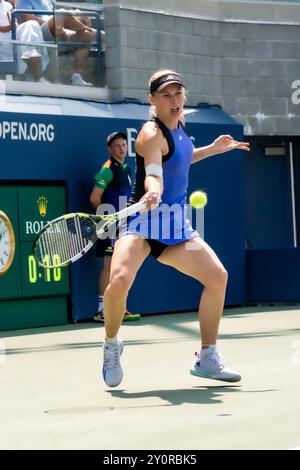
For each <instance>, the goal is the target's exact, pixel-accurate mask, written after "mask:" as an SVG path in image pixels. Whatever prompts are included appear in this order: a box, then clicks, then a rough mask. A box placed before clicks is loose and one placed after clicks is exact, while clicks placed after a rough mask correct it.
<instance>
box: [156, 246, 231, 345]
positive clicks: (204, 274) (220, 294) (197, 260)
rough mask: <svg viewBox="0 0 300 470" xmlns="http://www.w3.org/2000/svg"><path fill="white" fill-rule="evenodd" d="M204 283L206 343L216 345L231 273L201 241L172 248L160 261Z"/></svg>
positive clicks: (201, 310)
mask: <svg viewBox="0 0 300 470" xmlns="http://www.w3.org/2000/svg"><path fill="white" fill-rule="evenodd" d="M158 261H160V262H161V263H164V264H167V265H170V266H173V267H174V268H176V269H178V270H179V271H181V272H183V273H185V274H187V275H189V276H191V277H193V278H194V279H196V280H198V281H200V282H201V284H203V286H204V290H203V293H202V296H201V301H200V305H199V320H200V325H201V337H202V343H203V344H214V343H215V342H216V339H217V334H218V328H219V323H220V318H221V315H222V312H223V306H224V298H225V290H226V284H227V272H226V270H225V268H224V266H223V265H222V263H221V261H220V260H219V259H218V257H217V255H216V254H215V253H214V251H213V250H212V249H211V248H210V247H209V246H208V245H207V243H205V242H204V241H203V240H201V239H200V238H198V237H197V238H195V239H193V240H190V241H188V242H185V243H180V244H178V245H173V246H170V247H168V248H167V249H166V250H165V251H164V252H163V253H162V255H161V256H160V257H159V258H158Z"/></svg>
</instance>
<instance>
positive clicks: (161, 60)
mask: <svg viewBox="0 0 300 470" xmlns="http://www.w3.org/2000/svg"><path fill="white" fill-rule="evenodd" d="M150 3H151V5H150ZM163 4H164V7H163V9H162V5H163ZM165 4H167V5H165ZM104 6H105V22H106V31H107V78H108V87H109V88H110V90H111V91H112V97H113V99H115V100H119V99H124V98H125V97H130V98H137V99H139V100H141V101H142V102H145V101H147V87H146V84H147V81H148V79H149V77H150V75H151V74H152V73H153V71H155V70H156V69H158V68H161V67H163V68H165V67H167V68H173V69H176V70H177V71H178V72H180V73H182V74H183V76H184V79H185V83H186V86H187V89H188V90H189V95H188V105H195V104H197V103H199V102H202V101H206V102H209V103H211V104H214V103H217V104H220V105H221V106H222V107H223V109H224V110H225V111H227V112H228V113H229V114H230V115H231V116H233V117H234V118H235V119H237V120H238V121H239V122H241V123H243V124H244V125H245V134H249V135H288V134H290V135H298V134H299V129H300V104H298V101H300V99H299V98H300V93H297V89H299V88H300V47H299V46H300V3H299V2H272V1H268V2H266V1H257V0H256V1H254V0H253V1H240V2H233V1H232V2H231V1H224V0H223V1H214V0H201V1H199V0H185V1H184V2H183V1H181V0H180V1H179V0H169V1H168V2H162V1H161V0H152V1H151V2H149V1H148V0H124V1H123V0H104ZM297 80H299V83H297V82H296V81H297ZM293 84H294V87H296V88H292V86H293ZM293 93H294V95H293ZM292 96H293V101H294V103H293V102H292Z"/></svg>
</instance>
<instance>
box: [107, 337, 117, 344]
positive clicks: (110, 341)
mask: <svg viewBox="0 0 300 470" xmlns="http://www.w3.org/2000/svg"><path fill="white" fill-rule="evenodd" d="M105 342H106V343H117V342H118V336H113V337H112V338H105Z"/></svg>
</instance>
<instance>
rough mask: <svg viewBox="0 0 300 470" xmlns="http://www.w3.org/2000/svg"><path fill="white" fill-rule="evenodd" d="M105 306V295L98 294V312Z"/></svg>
mask: <svg viewBox="0 0 300 470" xmlns="http://www.w3.org/2000/svg"><path fill="white" fill-rule="evenodd" d="M103 308H104V300H103V295H98V312H102V310H103Z"/></svg>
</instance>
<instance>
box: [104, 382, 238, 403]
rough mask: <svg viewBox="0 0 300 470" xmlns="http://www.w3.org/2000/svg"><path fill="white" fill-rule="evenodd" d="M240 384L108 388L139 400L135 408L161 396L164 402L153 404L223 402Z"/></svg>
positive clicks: (114, 395) (119, 394) (116, 394)
mask: <svg viewBox="0 0 300 470" xmlns="http://www.w3.org/2000/svg"><path fill="white" fill-rule="evenodd" d="M240 387H241V386H240V385H217V386H204V387H203V386H199V387H193V388H184V389H179V390H172V389H170V390H147V391H145V392H127V391H126V390H107V392H108V393H110V394H111V396H112V397H115V398H123V399H125V400H139V399H141V402H140V403H137V402H135V403H134V404H132V407H133V408H136V407H143V406H145V407H148V406H151V405H149V404H144V403H142V399H144V398H160V399H161V400H162V401H163V402H165V403H164V404H163V405H162V404H157V405H155V404H153V405H152V406H179V405H182V404H184V403H192V404H194V405H207V404H212V405H213V404H217V403H222V402H223V400H222V396H223V395H224V394H225V393H237V392H239V391H240Z"/></svg>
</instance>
